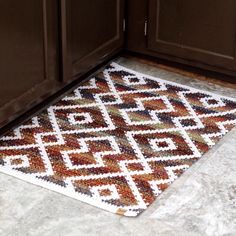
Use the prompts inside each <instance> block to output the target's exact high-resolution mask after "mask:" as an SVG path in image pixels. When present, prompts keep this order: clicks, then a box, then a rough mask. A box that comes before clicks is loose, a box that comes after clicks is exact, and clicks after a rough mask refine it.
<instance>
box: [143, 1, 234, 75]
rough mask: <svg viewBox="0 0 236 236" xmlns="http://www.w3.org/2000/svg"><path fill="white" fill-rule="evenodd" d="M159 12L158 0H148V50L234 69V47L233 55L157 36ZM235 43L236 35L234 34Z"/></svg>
mask: <svg viewBox="0 0 236 236" xmlns="http://www.w3.org/2000/svg"><path fill="white" fill-rule="evenodd" d="M159 13H160V0H149V16H148V21H149V22H148V39H147V48H148V50H150V51H155V52H157V53H162V54H165V55H170V56H174V57H179V58H183V59H186V60H191V61H200V62H201V63H204V64H206V65H210V66H217V67H218V68H222V69H229V70H233V71H235V68H236V47H235V51H234V55H233V56H228V55H224V54H220V53H216V52H213V51H210V50H209V51H208V50H203V49H200V48H194V47H191V46H187V45H183V44H181V42H180V43H173V42H168V41H164V40H161V39H159V38H158V30H159V25H158V18H159ZM235 45H236V35H235Z"/></svg>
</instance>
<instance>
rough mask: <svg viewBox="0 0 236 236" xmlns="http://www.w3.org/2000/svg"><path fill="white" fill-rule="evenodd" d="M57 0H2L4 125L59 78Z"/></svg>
mask: <svg viewBox="0 0 236 236" xmlns="http://www.w3.org/2000/svg"><path fill="white" fill-rule="evenodd" d="M56 9H57V1H56V0H50V1H47V0H34V1H32V0H21V1H18V0H7V1H0V52H1V53H0V84H1V85H0V125H1V123H2V122H3V121H5V120H6V119H7V118H8V119H9V118H10V117H11V116H12V115H14V114H16V113H18V112H22V111H23V110H25V109H26V108H27V107H30V105H32V104H33V103H36V102H37V99H39V98H40V97H41V96H43V95H44V94H45V93H46V90H45V88H46V87H47V86H49V87H51V86H52V85H53V83H54V82H55V80H56V77H57V57H58V55H57V43H56V42H57V11H56Z"/></svg>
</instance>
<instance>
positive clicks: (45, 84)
mask: <svg viewBox="0 0 236 236" xmlns="http://www.w3.org/2000/svg"><path fill="white" fill-rule="evenodd" d="M41 1H42V9H40V10H41V11H42V26H43V35H42V44H43V67H44V71H43V78H42V79H43V80H42V81H41V82H39V83H37V84H35V85H32V87H31V88H30V89H29V90H26V91H25V92H24V93H22V94H21V95H20V96H17V97H14V98H13V99H11V100H10V101H9V102H7V103H5V104H4V105H3V106H1V107H0V128H1V127H3V126H4V125H6V124H7V123H9V122H10V121H12V120H13V119H15V118H16V117H18V116H20V115H22V114H23V113H24V112H26V111H28V110H30V109H31V108H32V107H33V106H35V105H36V104H39V103H40V102H41V101H43V100H44V99H45V98H46V97H48V96H49V95H51V94H53V92H55V89H56V87H57V86H59V71H58V67H59V66H58V65H59V64H58V27H57V24H58V12H57V8H58V2H57V0H53V1H52V0H50V1H47V0H41ZM52 28H53V29H52ZM52 44H53V46H52ZM22 79H23V78H22ZM25 79H28V78H25Z"/></svg>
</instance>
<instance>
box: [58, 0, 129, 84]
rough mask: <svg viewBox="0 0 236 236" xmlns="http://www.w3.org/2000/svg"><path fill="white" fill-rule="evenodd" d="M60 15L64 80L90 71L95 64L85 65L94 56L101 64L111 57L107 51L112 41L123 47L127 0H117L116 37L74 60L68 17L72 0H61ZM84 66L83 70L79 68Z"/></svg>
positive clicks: (66, 80)
mask: <svg viewBox="0 0 236 236" xmlns="http://www.w3.org/2000/svg"><path fill="white" fill-rule="evenodd" d="M60 3H61V4H60V15H61V56H62V58H61V63H62V80H63V81H64V82H68V81H71V80H72V79H74V78H78V77H79V76H81V75H82V74H83V73H85V72H87V71H89V70H90V69H92V68H93V67H94V64H93V65H91V66H90V67H89V68H86V69H83V65H86V64H89V61H90V58H91V57H92V56H93V58H94V61H96V63H97V64H100V63H101V62H103V61H104V60H105V59H107V58H108V57H109V53H106V51H107V49H108V48H110V47H111V46H110V45H111V43H113V42H116V45H117V46H118V47H120V48H121V47H122V45H123V43H124V25H123V24H124V22H123V19H124V15H125V9H124V7H125V0H116V5H117V32H116V35H115V37H113V38H112V39H110V40H109V41H107V42H106V43H104V44H103V45H101V46H99V47H98V48H96V49H95V50H93V51H91V52H90V53H89V54H88V55H86V56H84V57H82V58H80V59H79V60H76V61H74V62H72V56H71V54H70V52H71V48H70V45H69V43H68V42H69V41H70V38H69V33H68V31H69V30H70V26H71V24H72V22H71V21H70V17H68V12H69V11H70V7H71V6H70V4H69V3H70V1H67V0H61V1H60ZM97 52H101V54H102V56H97V55H96V53H97ZM74 67H75V68H76V67H77V68H78V71H79V72H78V73H73V70H74V69H73V68H74ZM80 67H81V68H82V69H81V71H80V69H79V68H80Z"/></svg>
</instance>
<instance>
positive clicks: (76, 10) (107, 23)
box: [61, 0, 124, 80]
mask: <svg viewBox="0 0 236 236" xmlns="http://www.w3.org/2000/svg"><path fill="white" fill-rule="evenodd" d="M61 4H62V5H61V11H62V12H61V15H62V46H63V51H62V52H63V71H64V80H71V79H72V78H73V77H78V76H79V75H81V74H83V73H84V72H85V71H88V70H89V69H91V68H92V67H94V66H95V65H97V64H99V63H101V62H102V61H104V60H105V59H106V58H107V57H108V56H111V55H112V54H113V53H115V52H117V51H118V50H119V49H121V47H122V46H123V39H124V37H123V36H124V32H123V18H124V0H86V1H78V0H62V1H61Z"/></svg>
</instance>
